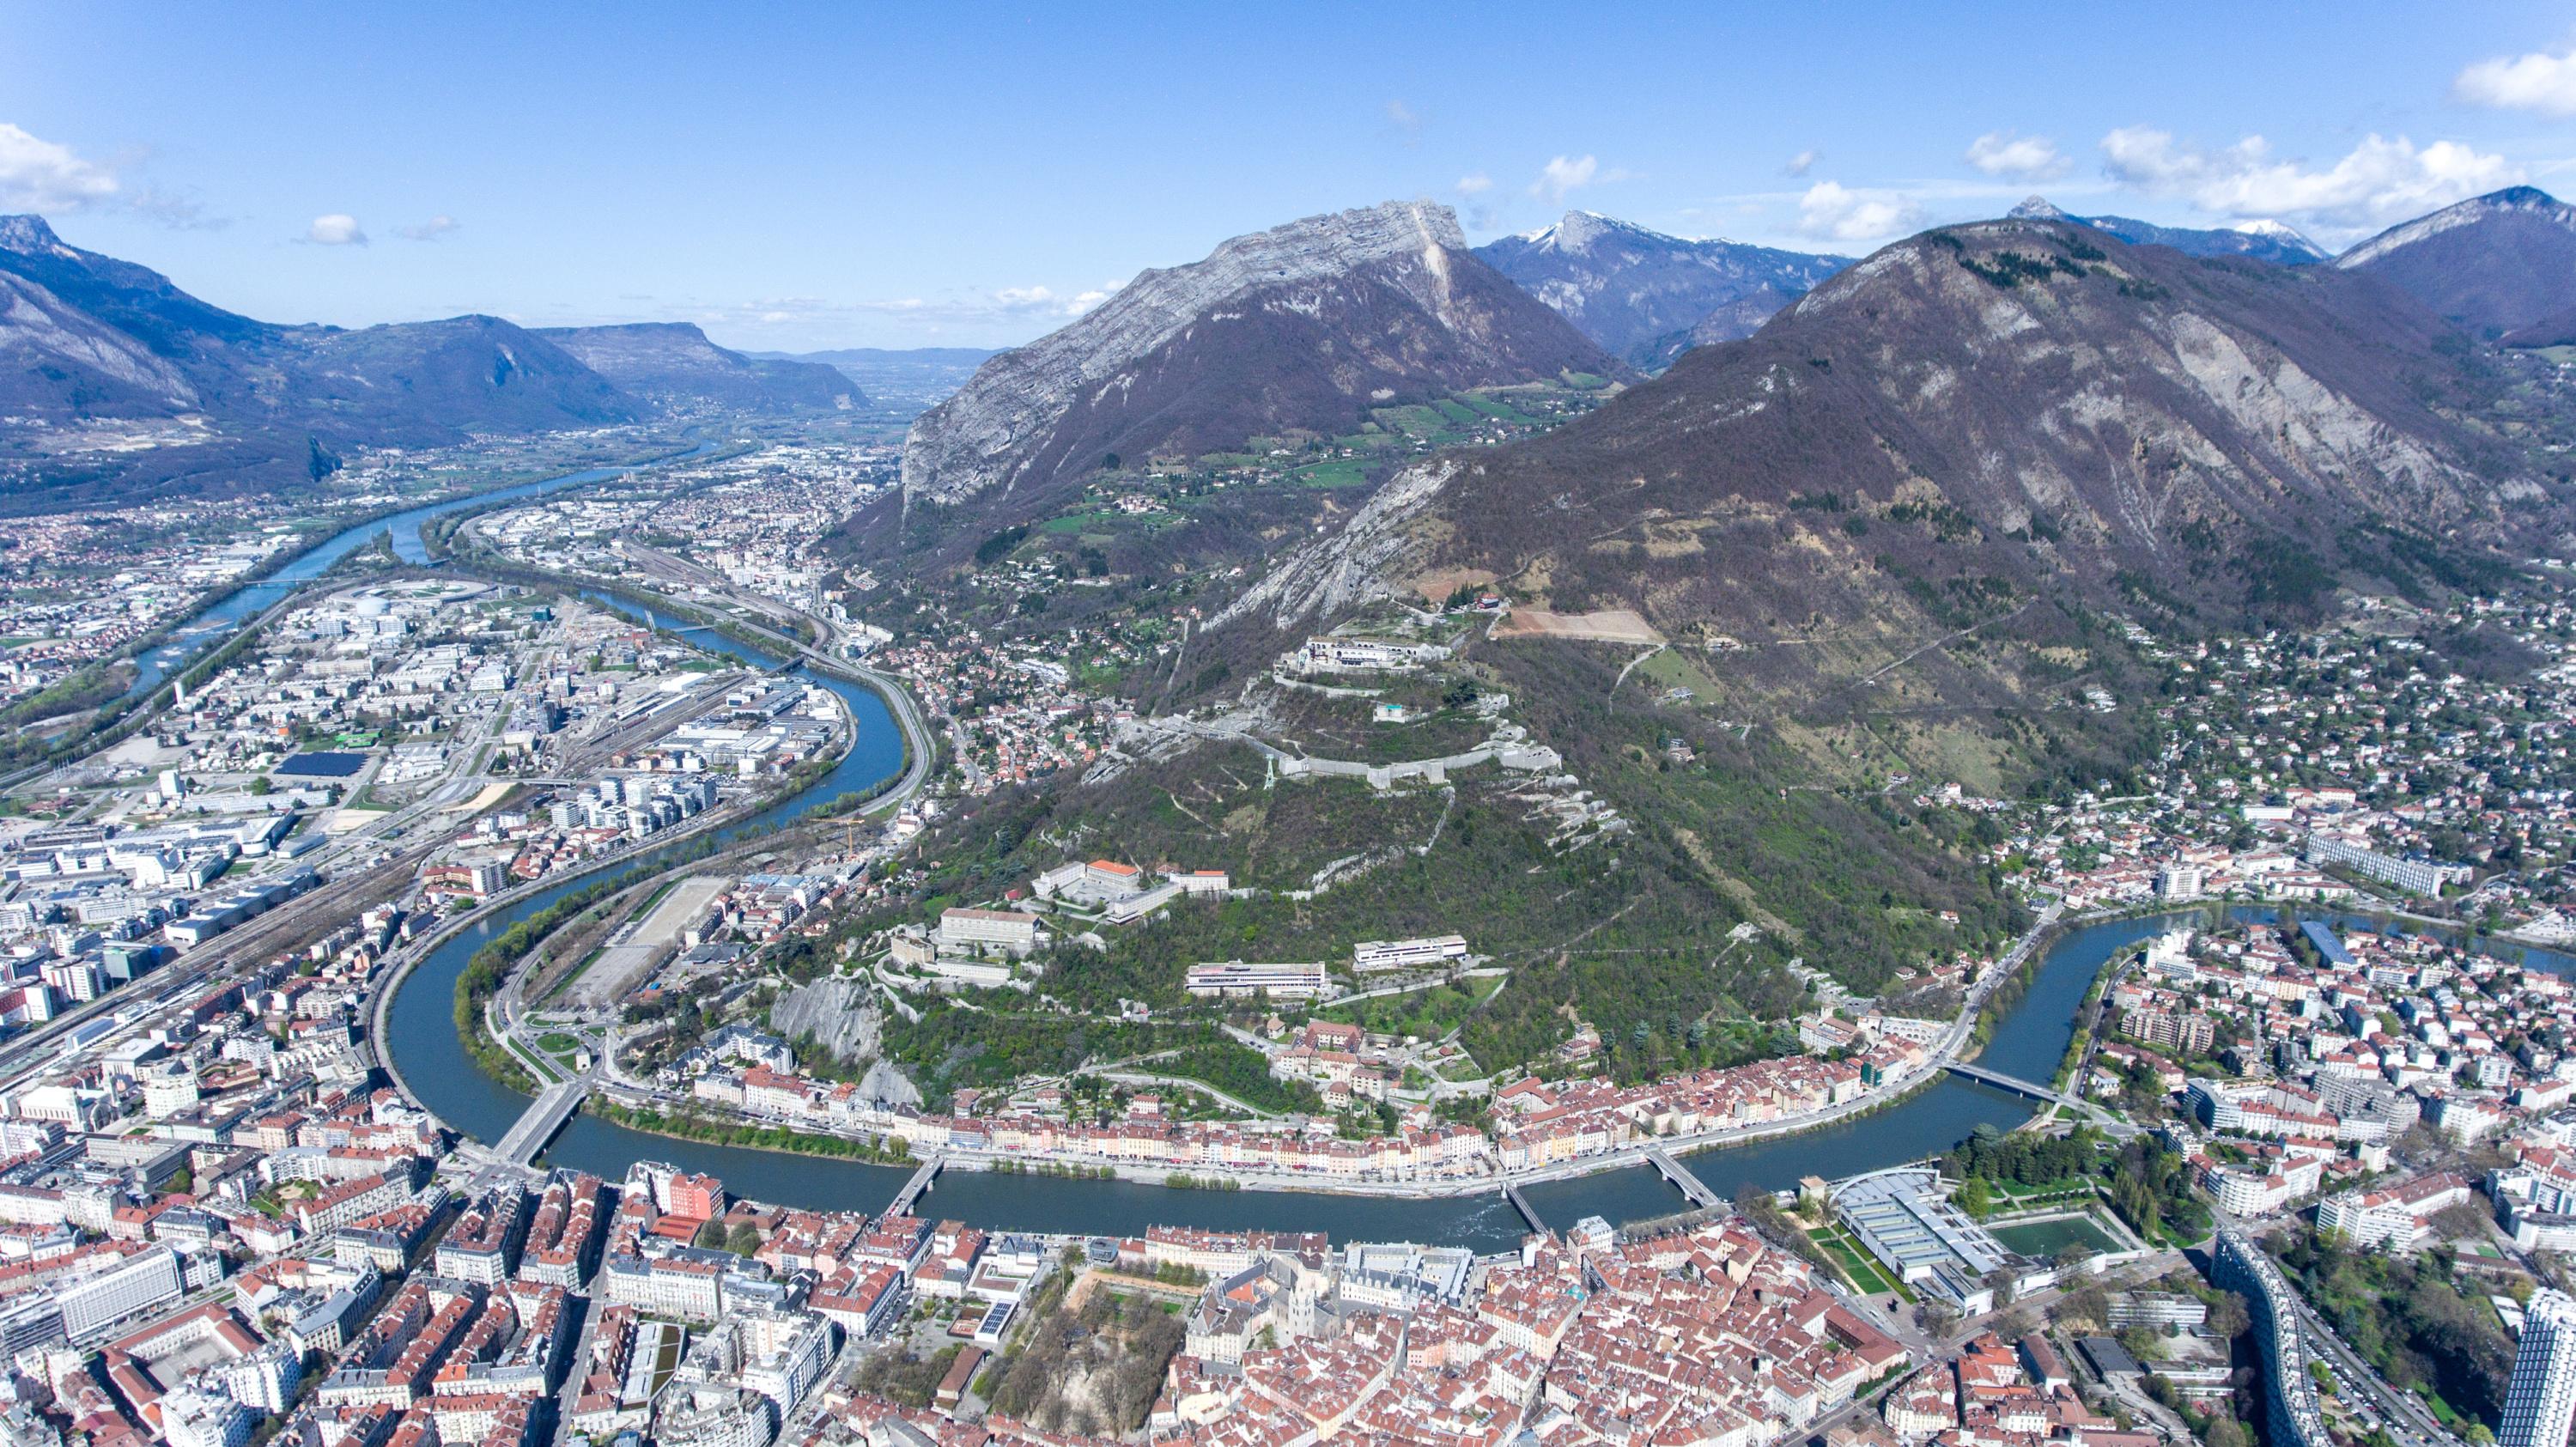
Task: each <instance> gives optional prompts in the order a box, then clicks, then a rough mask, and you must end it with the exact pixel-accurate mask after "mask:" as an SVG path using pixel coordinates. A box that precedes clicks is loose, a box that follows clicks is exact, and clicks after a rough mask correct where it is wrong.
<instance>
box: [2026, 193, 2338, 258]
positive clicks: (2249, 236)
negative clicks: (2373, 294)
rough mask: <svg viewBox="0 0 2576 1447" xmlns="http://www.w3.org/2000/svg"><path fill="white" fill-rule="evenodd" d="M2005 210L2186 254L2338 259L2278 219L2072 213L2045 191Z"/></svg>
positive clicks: (2032, 219)
mask: <svg viewBox="0 0 2576 1447" xmlns="http://www.w3.org/2000/svg"><path fill="white" fill-rule="evenodd" d="M2005 214H2006V215H2007V216H2008V217H2010V218H2012V219H2015V220H2022V221H2072V222H2075V223H2077V224H2079V225H2083V226H2090V227H2092V228H2093V229H2094V230H2096V231H2107V232H2109V233H2111V234H2112V235H2113V236H2116V237H2118V238H2120V239H2121V240H2122V241H2126V242H2128V243H2129V244H2131V245H2133V246H2170V247H2172V248H2173V249H2174V250H2176V251H2179V252H2181V253H2182V254H2183V255H2185V256H2242V257H2246V258H2248V259H2250V260H2254V261H2269V262H2273V263H2275V264H2277V265H2281V266H2309V265H2313V264H2315V263H2317V262H2320V261H2331V260H2333V259H2334V253H2333V252H2330V251H2328V250H2326V249H2325V248H2324V247H2322V246H2319V245H2317V244H2316V243H2315V242H2313V241H2310V240H2309V239H2308V238H2306V237H2305V236H2302V235H2300V234H2299V233H2298V232H2297V231H2296V230H2294V229H2293V228H2291V227H2288V226H2284V225H2282V224H2281V223H2280V222H2278V221H2247V222H2243V223H2241V224H2239V225H2236V226H2230V227H2220V228H2216V229H2203V228H2199V227H2191V226H2158V225H2157V224H2156V223H2154V222H2152V221H2140V220H2138V219H2136V218H2135V217H2130V216H2070V215H2068V214H2067V213H2066V212H2064V211H2060V210H2059V209H2057V208H2056V207H2055V206H2053V205H2051V204H2049V202H2048V199H2047V198H2046V197H2042V196H2033V197H2031V198H2030V199H2029V200H2027V201H2024V202H2022V203H2021V204H2020V205H2018V206H2015V207H2014V208H2013V209H2012V210H2011V211H2009V212H2007V213H2005Z"/></svg>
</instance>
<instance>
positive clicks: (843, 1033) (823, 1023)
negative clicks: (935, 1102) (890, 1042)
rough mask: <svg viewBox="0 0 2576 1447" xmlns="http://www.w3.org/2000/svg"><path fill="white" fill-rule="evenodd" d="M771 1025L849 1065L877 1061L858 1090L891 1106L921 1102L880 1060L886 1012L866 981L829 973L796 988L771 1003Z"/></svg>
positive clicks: (910, 1086)
mask: <svg viewBox="0 0 2576 1447" xmlns="http://www.w3.org/2000/svg"><path fill="white" fill-rule="evenodd" d="M769 1028H770V1029H772V1030H775V1031H777V1032H778V1033H779V1034H781V1035H783V1036H786V1037H787V1038H788V1039H790V1040H809V1039H810V1040H811V1041H813V1043H814V1044H815V1046H816V1047H818V1048H820V1049H822V1050H823V1051H825V1052H826V1053H828V1054H830V1055H831V1057H832V1058H833V1059H834V1060H837V1061H840V1062H841V1063H843V1064H845V1065H852V1064H856V1063H858V1062H859V1061H862V1060H866V1061H872V1062H874V1063H873V1064H871V1065H870V1066H869V1068H868V1073H867V1075H866V1076H865V1077H864V1078H863V1079H861V1080H860V1082H859V1090H860V1093H861V1094H864V1095H866V1096H867V1097H868V1098H869V1099H871V1100H877V1101H883V1102H885V1103H886V1104H889V1105H919V1104H920V1103H921V1092H920V1091H919V1090H917V1089H915V1088H914V1087H913V1084H912V1081H911V1080H909V1079H907V1078H906V1077H905V1075H904V1073H903V1072H902V1071H900V1070H898V1069H896V1068H895V1067H894V1066H893V1065H892V1064H890V1063H888V1062H887V1061H885V1060H884V1059H882V1058H881V1055H880V1052H881V1051H882V1050H883V1049H884V1038H885V1013H884V1011H883V1009H882V1008H881V1007H880V1006H879V1005H878V1004H877V997H876V991H875V990H874V989H873V988H871V987H870V986H869V984H868V982H867V981H865V980H851V979H843V978H840V977H838V976H831V977H827V978H824V979H820V980H815V981H812V982H810V983H808V984H803V985H799V986H797V987H796V988H795V989H792V990H789V991H787V992H786V993H784V994H782V995H780V996H779V997H778V998H777V999H776V1000H775V1001H773V1002H772V1003H771V1004H770V1007H769Z"/></svg>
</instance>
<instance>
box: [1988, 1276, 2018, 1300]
mask: <svg viewBox="0 0 2576 1447" xmlns="http://www.w3.org/2000/svg"><path fill="white" fill-rule="evenodd" d="M1986 1290H1988V1291H1991V1292H1993V1293H1994V1294H1995V1305H1997V1306H2010V1305H2012V1300H2013V1274H2012V1271H2011V1269H2010V1268H2008V1267H2003V1266H1998V1267H1996V1268H1995V1269H1994V1270H1992V1271H1989V1272H1987V1273H1986Z"/></svg>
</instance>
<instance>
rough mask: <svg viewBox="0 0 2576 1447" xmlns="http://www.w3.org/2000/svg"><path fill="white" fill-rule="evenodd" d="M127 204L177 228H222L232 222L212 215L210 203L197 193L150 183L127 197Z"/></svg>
mask: <svg viewBox="0 0 2576 1447" xmlns="http://www.w3.org/2000/svg"><path fill="white" fill-rule="evenodd" d="M125 204H126V205H128V206H130V207H132V208H133V210H134V214H135V215H137V216H141V217H143V218H145V219H147V220H149V221H151V222H152V223H154V224H155V225H159V226H167V227H169V228H170V229H171V230H173V231H221V230H222V229H224V228H225V227H227V226H230V225H232V224H233V223H232V218H231V217H228V216H215V215H210V214H208V212H207V210H206V203H205V202H203V201H201V200H199V199H198V198H197V197H195V196H194V195H182V194H179V193H176V192H171V191H164V190H161V189H160V188H158V187H155V186H146V187H144V188H143V189H141V190H139V191H136V192H134V193H133V194H131V195H129V196H128V197H126V200H125Z"/></svg>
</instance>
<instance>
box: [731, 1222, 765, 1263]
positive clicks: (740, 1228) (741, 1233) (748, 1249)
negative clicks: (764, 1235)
mask: <svg viewBox="0 0 2576 1447" xmlns="http://www.w3.org/2000/svg"><path fill="white" fill-rule="evenodd" d="M725 1249H726V1250H727V1251H730V1252H732V1253H733V1254H734V1255H736V1256H749V1255H750V1254H751V1253H753V1252H755V1251H757V1250H759V1249H760V1228H759V1227H757V1226H754V1225H753V1224H751V1223H750V1222H749V1221H737V1222H735V1223H734V1226H733V1229H732V1230H731V1231H728V1232H726V1233H725Z"/></svg>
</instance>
